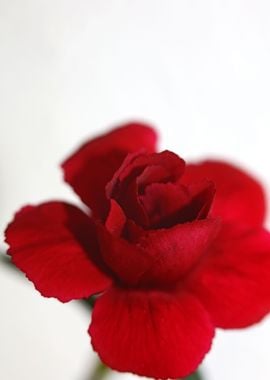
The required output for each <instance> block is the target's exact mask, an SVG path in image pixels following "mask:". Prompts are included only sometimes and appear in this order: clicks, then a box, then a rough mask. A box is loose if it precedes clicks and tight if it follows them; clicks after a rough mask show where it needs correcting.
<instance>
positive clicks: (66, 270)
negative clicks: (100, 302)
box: [6, 202, 110, 302]
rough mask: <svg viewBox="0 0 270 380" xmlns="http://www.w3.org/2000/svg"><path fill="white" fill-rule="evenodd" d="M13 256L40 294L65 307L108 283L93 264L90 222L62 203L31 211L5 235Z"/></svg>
mask: <svg viewBox="0 0 270 380" xmlns="http://www.w3.org/2000/svg"><path fill="white" fill-rule="evenodd" d="M6 241H7V243H8V244H9V246H10V248H9V252H8V253H9V254H10V255H11V256H12V261H13V262H14V264H15V265H16V266H17V267H18V268H19V269H21V270H22V271H23V272H24V273H25V274H26V276H27V277H28V278H29V280H31V281H33V283H34V285H35V287H36V288H37V290H39V291H40V293H41V294H42V295H43V296H45V297H56V298H58V299H59V300H60V301H62V302H66V301H70V300H72V299H77V298H83V297H89V296H90V295H92V294H94V293H97V292H100V291H102V290H104V289H106V288H107V287H108V286H109V284H110V280H109V279H108V278H107V277H106V275H105V274H104V273H102V272H101V270H100V269H98V267H97V266H96V265H95V264H94V262H93V261H91V260H95V255H96V254H97V250H98V247H97V242H96V237H95V231H94V227H93V224H92V222H91V219H89V218H88V217H87V216H86V215H85V214H84V213H83V212H82V211H80V210H79V209H78V208H76V207H74V206H72V205H69V204H67V203H62V202H49V203H44V204H41V205H39V206H27V207H25V208H23V209H22V210H21V211H19V212H18V213H17V214H16V216H15V219H14V220H13V221H12V222H11V223H10V225H9V226H8V228H7V230H6Z"/></svg>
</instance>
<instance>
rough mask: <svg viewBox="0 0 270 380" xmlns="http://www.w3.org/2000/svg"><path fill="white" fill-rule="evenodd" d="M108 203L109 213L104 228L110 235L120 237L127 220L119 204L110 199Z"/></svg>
mask: <svg viewBox="0 0 270 380" xmlns="http://www.w3.org/2000/svg"><path fill="white" fill-rule="evenodd" d="M110 202H111V207H110V212H109V215H108V217H107V219H106V224H105V226H106V228H107V230H108V231H109V232H110V233H111V234H112V235H115V236H120V235H121V233H122V231H123V228H124V226H125V224H126V220H127V219H126V216H125V214H124V212H123V210H122V209H121V207H120V206H119V204H118V203H117V202H116V201H115V200H114V199H111V201H110Z"/></svg>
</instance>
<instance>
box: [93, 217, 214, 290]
mask: <svg viewBox="0 0 270 380" xmlns="http://www.w3.org/2000/svg"><path fill="white" fill-rule="evenodd" d="M218 228H219V223H218V222H217V221H216V220H200V221H195V222H192V223H186V224H179V225H177V226H175V227H173V228H169V229H162V230H155V231H149V232H144V233H143V234H139V235H140V236H138V238H137V240H136V241H133V243H129V242H128V241H126V240H124V239H123V238H119V237H116V236H113V235H111V234H110V233H108V231H106V230H105V229H104V227H103V226H99V242H100V247H101V254H102V257H103V259H104V261H105V262H106V264H107V265H108V266H109V267H110V268H111V269H112V271H113V272H114V274H116V276H117V279H118V281H120V282H123V283H124V284H127V285H132V286H157V287H159V288H164V287H165V288H166V287H167V286H168V285H172V284H174V283H176V282H179V281H181V276H183V275H184V274H185V273H186V272H187V271H188V270H189V269H190V268H191V267H192V266H193V265H194V264H195V263H196V262H197V260H198V259H199V257H200V256H201V255H202V254H203V253H204V252H205V251H206V250H207V248H208V247H209V245H210V244H211V242H212V240H213V239H214V238H215V236H216V233H217V230H218Z"/></svg>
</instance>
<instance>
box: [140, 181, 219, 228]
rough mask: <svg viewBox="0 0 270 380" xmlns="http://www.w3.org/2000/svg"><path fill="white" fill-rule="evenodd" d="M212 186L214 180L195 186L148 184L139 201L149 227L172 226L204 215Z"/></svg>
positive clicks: (211, 196) (212, 190)
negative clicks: (147, 217)
mask: <svg viewBox="0 0 270 380" xmlns="http://www.w3.org/2000/svg"><path fill="white" fill-rule="evenodd" d="M214 194H215V189H214V186H213V183H211V182H208V181H202V182H199V183H196V184H195V185H190V186H183V185H182V184H181V183H176V184H175V183H154V184H152V185H149V186H147V188H146V189H145V194H144V195H142V196H140V200H141V202H142V203H143V205H144V208H145V209H146V211H147V214H148V215H149V216H150V222H151V228H155V229H156V228H163V227H166V228H168V227H171V226H174V225H176V224H179V223H185V222H190V221H192V220H196V219H204V218H206V217H207V214H208V212H209V209H210V206H211V203H212V201H213V197H214Z"/></svg>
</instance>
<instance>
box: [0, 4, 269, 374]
mask: <svg viewBox="0 0 270 380" xmlns="http://www.w3.org/2000/svg"><path fill="white" fill-rule="evenodd" d="M269 18H270V3H269V1H268V0H253V1H251V0H243V1H240V0H224V1H220V0H213V1H210V0H203V1H202V0H198V1H195V0H163V1H161V0H136V1H135V0H125V1H124V0H122V1H120V0H23V1H22V0H0V228H1V231H2V230H3V228H4V226H5V224H6V223H7V222H8V221H9V220H10V218H11V217H12V214H13V212H14V211H15V210H16V209H17V208H19V207H20V206H22V205H23V204H25V203H28V202H31V203H33V202H38V201H42V200H45V199H50V198H63V199H69V200H74V201H77V199H76V197H75V196H74V195H73V194H72V192H71V191H70V190H69V189H68V188H67V186H66V185H64V184H63V182H62V179H61V173H60V170H59V169H58V164H59V162H61V160H62V159H63V158H64V157H65V156H66V155H67V154H68V153H69V152H70V151H71V150H72V149H73V148H74V147H76V146H77V145H78V144H79V143H80V142H81V141H83V140H84V139H85V138H86V137H89V136H93V135H94V134H97V133H101V132H102V131H103V130H105V129H106V128H109V127H111V126H113V125H115V124H117V123H118V122H122V121H126V120H130V119H141V120H147V121H150V122H151V123H153V124H154V125H156V126H157V127H158V129H159V131H160V135H161V147H162V148H165V147H166V148H168V149H171V150H174V151H176V152H178V153H179V154H180V155H181V156H183V157H184V158H188V159H190V158H193V159H194V158H198V157H206V156H209V155H210V156H219V157H220V156H221V157H226V158H228V159H233V160H234V161H236V162H238V163H240V164H242V165H243V166H244V167H247V168H250V170H251V171H252V172H253V173H255V174H256V175H257V176H258V177H259V178H261V180H263V181H264V183H265V186H266V188H267V191H268V194H270V170H269V166H270V165H269V140H270V129H269V128H270V73H269V68H270V22H269ZM251 207H252V205H251ZM2 246H3V245H2ZM3 248H4V246H3ZM0 304H1V313H0V378H1V379H4V380H17V379H18V380H36V379H39V380H51V379H58V380H89V377H87V373H88V371H89V368H90V367H91V363H92V359H93V354H92V353H91V351H90V346H89V339H88V336H87V334H86V330H87V327H88V324H89V319H90V317H89V315H88V313H87V312H86V311H85V310H84V309H83V308H80V305H78V304H77V303H71V304H69V305H62V304H60V303H58V302H57V301H54V300H47V299H43V298H42V297H40V296H39V294H38V293H37V292H36V291H34V289H33V287H32V286H31V285H30V284H28V282H27V281H26V280H24V278H23V277H22V276H21V277H19V276H18V275H16V274H15V272H13V271H7V269H5V268H4V267H3V265H2V266H1V267H0ZM269 342H270V319H269V318H268V319H266V320H265V322H264V323H263V324H260V325H259V326H256V327H253V328H250V329H247V330H244V331H241V332H219V333H218V334H217V338H216V339H215V342H214V346H213V349H212V351H211V353H210V354H209V355H208V356H207V359H206V360H205V363H204V365H203V369H204V371H205V374H207V380H254V379H256V380H266V379H269V378H270V343H269ZM115 378H117V379H118V378H120V375H116V377H115ZM123 378H125V376H124V377H123ZM127 378H128V376H127Z"/></svg>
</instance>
